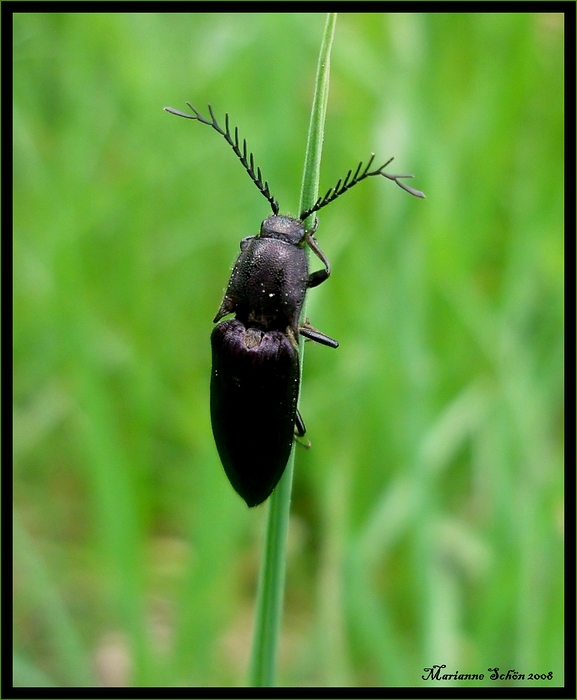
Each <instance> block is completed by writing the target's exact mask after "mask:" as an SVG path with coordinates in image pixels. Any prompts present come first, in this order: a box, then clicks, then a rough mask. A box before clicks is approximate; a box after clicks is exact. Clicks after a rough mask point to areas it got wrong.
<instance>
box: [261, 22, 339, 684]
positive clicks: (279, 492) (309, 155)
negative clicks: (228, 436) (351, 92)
mask: <svg viewBox="0 0 577 700" xmlns="http://www.w3.org/2000/svg"><path fill="white" fill-rule="evenodd" d="M335 23H336V13H329V14H328V15H327V22H326V25H325V30H324V35H323V41H322V44H321V50H320V55H319V63H318V68H317V77H316V84H315V94H314V99H313V107H312V112H311V120H310V124H309V134H308V140H307V149H306V156H305V166H304V172H303V181H302V189H301V197H300V204H299V211H303V210H304V209H305V208H307V207H308V206H311V205H312V204H313V203H314V202H315V200H316V198H317V194H318V186H319V177H320V164H321V152H322V142H323V134H324V123H325V114H326V105H327V99H328V91H329V73H330V52H331V47H332V42H333V36H334V31H335ZM303 314H304V310H303ZM302 347H303V343H302V342H301V344H300V352H299V355H300V363H301V377H302V358H303V353H302ZM293 469H294V445H293V450H292V451H291V455H290V457H289V461H288V464H287V466H286V469H285V472H284V474H283V476H282V478H281V480H280V482H279V484H278V486H277V487H276V489H275V490H274V491H273V493H272V496H271V497H270V505H269V511H268V519H267V526H266V539H265V547H264V552H263V559H262V563H261V570H260V577H259V586H258V594H257V605H256V615H255V631H254V636H253V643H252V650H251V664H250V676H249V685H251V686H255V687H269V686H274V685H275V677H276V658H277V650H278V642H279V637H280V624H281V616H282V603H283V594H284V577H285V549H286V541H287V532H288V521H289V510H290V497H291V489H292V479H293Z"/></svg>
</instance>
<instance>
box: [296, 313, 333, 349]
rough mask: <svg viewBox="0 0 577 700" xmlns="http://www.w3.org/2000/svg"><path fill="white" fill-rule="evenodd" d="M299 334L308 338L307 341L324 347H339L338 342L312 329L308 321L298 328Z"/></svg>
mask: <svg viewBox="0 0 577 700" xmlns="http://www.w3.org/2000/svg"><path fill="white" fill-rule="evenodd" d="M299 333H300V334H301V335H302V336H303V337H304V338H308V340H314V341H315V343H320V344H321V345H326V346H327V347H329V348H338V347H339V342H338V340H335V339H334V338H331V337H329V336H328V335H325V334H324V333H321V331H319V330H317V329H316V328H313V326H311V324H310V323H309V321H308V319H307V320H306V321H305V322H304V323H303V325H302V326H301V327H300V328H299Z"/></svg>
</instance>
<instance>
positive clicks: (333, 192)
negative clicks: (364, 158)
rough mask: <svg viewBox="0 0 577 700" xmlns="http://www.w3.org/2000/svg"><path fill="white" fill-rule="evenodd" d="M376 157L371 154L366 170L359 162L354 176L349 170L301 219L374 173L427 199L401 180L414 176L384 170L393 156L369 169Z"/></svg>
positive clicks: (306, 210) (302, 213) (415, 195)
mask: <svg viewBox="0 0 577 700" xmlns="http://www.w3.org/2000/svg"><path fill="white" fill-rule="evenodd" d="M374 159H375V154H374V153H373V154H371V158H370V160H369V162H368V163H367V165H366V167H365V168H364V170H363V169H362V168H363V164H362V162H361V163H359V165H358V166H357V169H356V170H355V174H354V175H353V176H352V177H351V175H352V173H353V171H352V170H349V172H348V173H347V176H346V177H345V179H344V180H339V181H338V182H337V184H336V185H335V187H331V189H330V190H329V191H328V192H327V193H326V194H325V196H324V197H319V198H318V199H317V201H316V202H315V204H314V205H313V206H312V207H310V209H305V210H304V211H303V212H301V214H300V216H299V218H300V220H301V221H304V220H305V219H306V218H307V217H309V216H310V215H311V214H312V213H313V212H315V211H318V210H319V209H322V208H323V207H326V206H327V204H330V203H331V202H334V201H335V199H336V198H337V197H340V196H341V195H342V194H344V193H345V192H346V191H347V190H350V189H351V187H354V186H355V185H357V184H358V183H359V182H361V180H364V179H365V178H367V177H373V175H382V176H383V177H386V178H387V179H388V180H393V181H394V182H396V183H397V185H398V186H399V187H400V188H401V189H403V190H405V192H408V193H409V194H412V195H413V196H414V197H421V198H422V199H425V195H424V194H423V193H422V192H420V191H419V190H415V189H414V188H412V187H409V186H408V185H405V183H404V182H401V178H407V177H413V176H412V175H391V174H390V173H385V172H384V169H385V168H386V167H387V165H389V163H391V162H392V160H393V159H392V158H389V160H388V161H387V162H386V163H385V164H384V165H381V167H380V168H377V169H376V170H369V168H370V167H371V165H372V163H373V160H374Z"/></svg>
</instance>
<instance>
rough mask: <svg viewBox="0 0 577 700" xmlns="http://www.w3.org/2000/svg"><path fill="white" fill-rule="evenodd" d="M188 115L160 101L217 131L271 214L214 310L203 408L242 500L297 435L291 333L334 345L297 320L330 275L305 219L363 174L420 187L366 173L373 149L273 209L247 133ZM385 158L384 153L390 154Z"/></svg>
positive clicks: (280, 462)
mask: <svg viewBox="0 0 577 700" xmlns="http://www.w3.org/2000/svg"><path fill="white" fill-rule="evenodd" d="M187 104H188V106H189V107H190V108H191V109H192V111H193V112H194V114H185V113H184V112H179V111H178V110H175V109H172V108H170V107H166V108H165V109H166V110H167V111H168V112H170V113H172V114H176V115H177V116H180V117H185V118H187V119H196V120H197V121H200V122H202V123H203V124H208V125H209V126H211V127H212V128H213V129H215V130H216V131H218V133H219V134H221V135H222V136H223V137H224V138H225V139H226V141H227V142H228V143H229V145H230V146H231V147H232V149H233V151H234V152H235V153H236V155H237V156H238V158H239V159H240V161H241V163H242V165H243V166H244V168H245V170H246V171H247V172H248V174H249V176H250V177H251V179H252V181H253V182H254V183H255V184H256V186H257V187H258V189H259V191H260V192H261V193H262V194H263V195H264V196H265V197H266V199H267V200H268V202H269V203H270V205H271V208H272V211H273V215H272V216H269V217H268V219H265V220H264V221H263V222H262V224H261V228H260V232H259V233H258V235H256V236H249V237H247V238H244V239H243V240H242V241H241V244H240V249H241V252H240V255H239V256H238V258H237V260H236V263H235V265H234V268H233V271H232V274H231V277H230V281H229V283H228V287H227V289H226V292H225V295H224V299H223V300H222V303H221V305H220V308H219V310H218V312H217V314H216V316H215V318H214V322H215V323H218V322H219V321H221V319H222V318H224V317H225V316H227V315H228V314H235V318H234V319H232V320H227V321H223V322H221V323H218V325H217V326H216V327H215V328H214V330H213V331H212V335H211V344H212V375H211V383H210V412H211V422H212V430H213V434H214V439H215V443H216V447H217V450H218V453H219V456H220V459H221V462H222V464H223V466H224V469H225V472H226V474H227V476H228V478H229V480H230V482H231V484H232V485H233V487H234V489H235V490H236V491H237V493H239V494H240V496H242V498H243V499H244V500H245V501H246V503H247V504H248V505H249V506H256V505H258V504H259V503H262V502H263V501H264V500H266V499H267V498H268V497H269V496H270V494H271V493H272V491H273V490H274V488H275V486H276V485H277V483H278V481H279V479H280V478H281V476H282V474H283V472H284V469H285V466H286V463H287V461H288V458H289V455H290V451H291V448H292V444H293V439H294V434H295V432H296V433H297V434H298V435H304V424H303V422H302V419H301V417H300V415H299V413H298V410H297V403H298V394H299V384H300V366H299V356H298V337H299V334H300V335H302V336H304V337H305V338H308V339H309V340H314V341H316V342H318V343H321V344H323V345H327V346H329V347H333V348H336V347H338V343H337V341H336V340H333V339H332V338H329V337H328V336H326V335H324V334H323V333H321V332H320V331H318V330H316V329H315V328H313V327H312V326H310V325H309V323H308V322H305V323H302V322H301V314H302V308H303V304H304V300H305V296H306V292H307V289H310V288H311V287H316V286H317V285H319V284H321V283H322V282H324V281H325V280H326V279H327V278H328V277H329V275H330V265H329V262H328V260H327V259H326V257H325V256H324V254H323V253H322V251H321V250H320V248H319V247H318V244H317V242H316V240H315V238H314V231H315V230H316V225H317V222H316V220H315V227H314V229H313V230H312V231H307V230H306V227H305V225H304V221H305V220H306V219H307V218H308V217H309V216H310V215H311V214H313V213H314V212H316V211H318V210H319V209H321V208H322V207H324V206H326V205H327V204H329V203H330V202H332V201H334V200H335V199H336V198H337V197H338V196H340V195H341V194H343V193H344V192H346V190H348V189H349V188H351V187H353V186H354V185H356V184H357V183H358V182H360V181H361V180H363V179H365V178H366V177H370V176H373V175H383V176H384V177H386V178H388V179H390V180H394V181H395V182H396V183H397V184H398V185H399V186H400V187H402V188H403V189H405V190H406V191H407V192H409V193H411V194H413V195H415V196H418V197H424V195H423V194H422V193H421V192H419V191H418V190H414V189H412V188H410V187H408V186H407V185H405V184H404V183H402V182H401V181H400V179H399V178H406V177H412V176H411V175H390V174H387V173H384V172H383V169H384V168H385V167H386V166H387V165H388V164H389V163H390V162H391V161H390V160H389V161H388V162H387V163H385V165H383V166H381V167H380V168H378V169H377V170H374V171H370V172H369V168H370V166H371V164H372V161H373V158H374V156H372V157H371V159H370V160H369V163H368V164H367V166H366V167H365V168H364V169H363V170H362V171H361V169H362V163H360V164H359V166H358V168H357V170H356V172H355V174H354V175H353V176H352V177H351V175H352V171H349V173H348V175H347V176H346V178H345V179H344V181H341V180H339V182H338V183H337V185H336V187H335V188H334V189H330V190H329V191H328V192H327V194H326V195H325V196H324V197H322V198H319V199H318V200H317V201H316V203H315V204H314V205H313V206H312V207H311V208H309V209H307V210H305V211H303V212H301V214H300V216H299V218H298V219H295V218H292V217H289V216H280V215H279V214H278V210H279V207H278V203H277V202H276V200H275V199H274V198H273V197H272V195H271V193H270V191H269V187H268V183H266V182H263V181H262V177H261V173H260V169H258V168H257V170H256V173H255V168H254V159H253V156H252V154H250V156H247V147H246V141H244V140H243V146H242V149H241V148H240V144H239V138H238V130H237V129H235V133H234V139H233V138H232V136H231V133H230V128H229V122H228V115H226V118H225V129H224V130H223V129H222V128H221V127H220V126H219V125H218V123H217V121H216V119H215V117H214V113H213V111H212V108H211V107H210V106H209V112H210V116H211V119H210V120H209V119H205V118H204V117H203V116H202V115H201V114H200V113H199V112H198V111H197V110H196V109H195V108H194V107H193V106H192V105H191V104H190V103H187ZM391 160H392V159H391ZM306 246H308V247H309V248H311V250H312V251H313V252H314V254H315V255H316V256H317V257H318V258H319V259H320V260H321V261H322V263H323V266H324V267H323V268H322V269H320V270H317V271H315V272H312V273H309V266H308V255H307V252H306V250H305V247H306Z"/></svg>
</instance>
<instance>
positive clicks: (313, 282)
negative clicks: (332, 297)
mask: <svg viewBox="0 0 577 700" xmlns="http://www.w3.org/2000/svg"><path fill="white" fill-rule="evenodd" d="M317 221H318V219H317ZM315 228H316V227H315ZM313 233H314V231H311V232H310V233H307V235H306V241H307V243H308V245H309V248H310V249H311V250H312V251H313V253H314V254H315V255H316V256H317V258H319V260H320V261H321V262H322V263H323V265H324V266H325V269H324V270H316V271H315V272H311V274H310V275H309V279H308V281H307V287H308V288H309V289H310V288H311V287H317V286H318V285H319V284H321V283H322V282H324V281H325V280H327V279H328V278H329V276H330V274H331V264H330V262H329V261H328V259H327V257H326V255H325V254H324V253H323V251H322V250H321V249H320V248H319V244H318V243H317V241H316V238H315V237H314V236H313Z"/></svg>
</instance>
